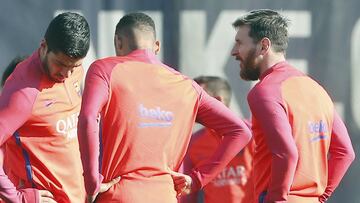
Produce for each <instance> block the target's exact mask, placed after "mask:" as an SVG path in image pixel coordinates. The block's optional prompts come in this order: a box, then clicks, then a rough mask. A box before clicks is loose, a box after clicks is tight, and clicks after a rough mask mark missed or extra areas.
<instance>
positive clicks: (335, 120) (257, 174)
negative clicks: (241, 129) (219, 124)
mask: <svg viewBox="0 0 360 203" xmlns="http://www.w3.org/2000/svg"><path fill="white" fill-rule="evenodd" d="M248 102H249V106H250V109H251V112H252V116H253V117H252V133H253V136H254V140H255V143H256V148H255V153H254V168H253V172H254V184H255V200H256V202H258V199H264V198H265V200H266V202H285V201H288V202H292V203H297V202H299V203H300V202H301V203H307V202H317V201H319V199H324V198H325V199H326V198H327V197H329V196H330V195H331V193H332V192H333V191H334V190H335V188H336V187H337V185H338V184H339V182H340V180H341V178H342V177H343V175H344V174H345V172H346V170H347V169H348V167H349V165H350V163H351V162H352V160H353V159H354V156H355V155H354V151H353V148H352V145H351V141H350V138H349V135H348V133H347V130H346V127H345V125H344V123H343V122H342V120H341V119H340V117H339V116H338V114H337V113H336V112H335V110H334V105H333V102H332V101H331V99H330V97H329V96H328V94H327V93H326V91H325V90H324V89H323V88H322V87H321V86H320V85H319V84H318V83H316V82H315V81H314V80H312V79H311V78H310V77H308V76H306V75H304V74H303V73H301V72H300V71H298V70H296V69H295V68H293V67H291V66H290V65H289V64H288V63H287V62H285V61H284V62H280V63H278V64H275V65H274V66H273V67H271V68H270V69H268V70H267V71H265V72H264V73H263V74H262V75H261V76H260V81H259V83H257V84H256V85H255V87H254V88H253V89H252V90H251V91H250V93H249V95H248ZM265 194H266V195H265Z"/></svg>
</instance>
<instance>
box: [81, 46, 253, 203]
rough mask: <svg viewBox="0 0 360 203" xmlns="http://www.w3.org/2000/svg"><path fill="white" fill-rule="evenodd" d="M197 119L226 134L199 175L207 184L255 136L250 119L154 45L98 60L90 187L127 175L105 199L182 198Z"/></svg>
mask: <svg viewBox="0 0 360 203" xmlns="http://www.w3.org/2000/svg"><path fill="white" fill-rule="evenodd" d="M99 113H100V114H101V116H100V117H101V118H100V120H101V121H100V130H99V125H98V122H97V119H98V114H99ZM195 120H197V121H199V122H200V123H203V124H204V125H206V126H210V127H212V129H214V130H216V131H218V133H219V134H220V135H222V136H224V139H223V142H222V143H221V144H220V146H219V149H218V150H217V151H216V153H215V154H214V155H213V157H212V158H211V159H210V160H209V161H208V162H206V163H204V164H203V165H201V166H199V167H197V168H195V169H194V170H193V172H192V174H191V176H192V177H193V181H194V184H195V185H197V187H203V186H204V185H205V184H207V183H208V182H209V181H210V180H211V179H212V178H214V177H215V176H216V174H218V173H219V172H220V171H221V170H222V168H223V167H225V166H226V164H227V163H228V162H229V161H230V160H231V159H232V158H233V157H234V156H235V155H236V154H237V153H238V152H239V151H240V150H241V149H242V148H243V147H244V146H245V145H246V143H247V142H248V141H249V139H250V137H251V134H250V130H249V129H248V128H247V127H246V125H245V124H244V123H243V122H242V120H241V119H239V118H238V117H237V116H235V115H234V114H233V113H232V112H231V111H230V110H229V109H228V108H226V107H225V106H224V105H223V104H221V103H220V102H218V101H217V100H215V99H213V98H211V97H210V96H209V95H207V94H206V93H205V92H204V90H202V88H201V87H199V86H198V85H196V83H195V82H194V81H193V80H191V79H189V78H187V77H185V76H183V75H182V74H180V73H179V72H177V71H175V70H174V69H171V68H169V67H168V66H166V65H164V64H162V63H161V62H160V61H159V60H158V59H156V56H155V55H154V54H153V53H151V52H149V51H147V50H135V51H133V52H131V53H130V54H129V55H127V56H122V57H109V58H105V59H100V60H97V61H95V62H94V63H93V64H92V65H91V66H90V68H89V71H88V73H87V76H86V82H85V89H84V95H83V102H82V109H81V112H80V117H79V128H78V130H79V143H80V150H81V155H82V162H83V166H84V177H85V183H86V184H85V186H86V191H87V193H88V194H90V195H92V194H95V193H96V192H97V191H98V190H99V185H100V183H101V179H102V178H101V176H103V182H108V181H110V180H112V179H113V178H116V177H118V176H121V180H120V182H119V183H118V184H115V185H114V186H113V187H111V188H110V189H109V190H108V191H107V192H105V193H102V194H100V195H99V196H98V199H97V201H99V202H108V201H118V202H125V203H126V202H132V203H133V202H134V203H137V202H158V203H161V202H164V203H170V202H177V200H176V192H175V190H174V184H173V180H172V178H171V173H172V172H173V171H178V169H179V167H180V164H181V162H182V160H183V157H184V155H185V152H186V150H187V145H188V143H189V140H190V137H191V132H192V127H193V125H194V121H195ZM99 132H100V135H99ZM99 136H100V141H99ZM99 157H100V161H99ZM99 163H100V164H99ZM99 165H100V166H99Z"/></svg>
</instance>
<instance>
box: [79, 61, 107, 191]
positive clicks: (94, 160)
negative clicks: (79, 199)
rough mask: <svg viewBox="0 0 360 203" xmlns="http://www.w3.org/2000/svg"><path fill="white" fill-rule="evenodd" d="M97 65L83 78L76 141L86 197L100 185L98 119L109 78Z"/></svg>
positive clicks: (105, 96)
mask: <svg viewBox="0 0 360 203" xmlns="http://www.w3.org/2000/svg"><path fill="white" fill-rule="evenodd" d="M102 68H103V67H102V66H101V63H100V62H94V63H93V64H92V65H91V66H90V68H89V70H88V73H87V75H86V79H85V88H84V94H83V97H82V105H81V110H80V116H79V123H78V139H79V145H80V154H81V161H82V165H83V169H84V181H85V189H86V192H87V194H88V195H94V194H95V193H97V192H98V190H99V188H100V184H101V181H102V176H101V175H100V173H99V143H100V142H99V136H98V135H99V122H98V116H99V113H100V112H101V110H102V108H103V106H104V105H105V104H106V103H107V100H108V97H109V78H108V77H107V75H106V73H105V72H104V70H102Z"/></svg>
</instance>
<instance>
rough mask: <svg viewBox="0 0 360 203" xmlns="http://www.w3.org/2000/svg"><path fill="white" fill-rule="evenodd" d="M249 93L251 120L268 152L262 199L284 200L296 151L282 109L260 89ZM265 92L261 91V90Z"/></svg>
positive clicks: (292, 175) (295, 158)
mask: <svg viewBox="0 0 360 203" xmlns="http://www.w3.org/2000/svg"><path fill="white" fill-rule="evenodd" d="M259 91H263V92H257V93H256V94H249V97H248V102H249V106H250V109H251V112H252V116H253V119H256V120H257V122H258V123H259V125H260V128H261V130H262V132H264V133H263V135H264V138H265V142H266V144H267V146H268V148H269V151H270V153H271V176H270V182H269V186H268V191H267V195H266V202H284V201H286V200H287V195H288V192H289V190H290V186H291V183H292V181H293V178H294V175H295V169H296V165H297V161H298V156H299V155H298V151H297V148H296V144H295V141H294V138H293V136H292V130H291V126H290V123H289V121H288V118H287V114H286V111H285V109H284V107H283V105H282V104H281V102H280V101H279V100H278V99H277V98H276V97H273V96H271V95H269V94H270V92H269V90H267V89H261V90H259ZM264 91H265V92H264Z"/></svg>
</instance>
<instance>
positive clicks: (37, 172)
mask: <svg viewBox="0 0 360 203" xmlns="http://www.w3.org/2000/svg"><path fill="white" fill-rule="evenodd" d="M82 76H83V70H82V67H78V68H75V70H74V72H73V73H72V75H71V76H70V77H69V78H67V79H66V80H65V81H64V82H63V83H55V82H53V81H51V80H50V79H49V78H48V76H47V75H46V74H45V72H44V69H43V65H42V62H41V60H40V56H39V50H38V51H35V52H34V53H33V54H32V56H31V57H29V58H28V59H26V60H25V61H24V62H22V63H20V64H19V65H18V66H17V67H16V69H15V70H14V72H13V73H12V75H11V76H10V77H9V78H8V80H7V81H6V83H5V86H4V89H3V91H2V94H1V97H0V144H1V145H2V147H4V146H5V143H6V152H5V153H6V157H7V160H8V161H7V162H6V171H7V175H8V177H7V176H6V175H5V174H4V171H3V166H2V167H0V168H1V170H0V188H1V189H0V194H1V197H2V198H3V199H6V200H8V201H10V202H37V201H38V199H36V201H34V200H35V198H37V197H38V195H37V193H36V190H34V189H40V190H48V191H50V192H51V193H52V194H53V195H54V198H55V200H56V201H57V202H66V203H67V202H84V201H85V189H84V183H83V175H82V173H83V170H82V165H81V159H80V153H79V145H78V140H77V120H78V119H77V117H78V115H79V111H80V104H81V89H80V83H81V81H82ZM10 181H11V182H10ZM16 188H17V190H18V191H22V193H19V192H17V191H16ZM24 188H27V189H24ZM32 188H34V189H32Z"/></svg>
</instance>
